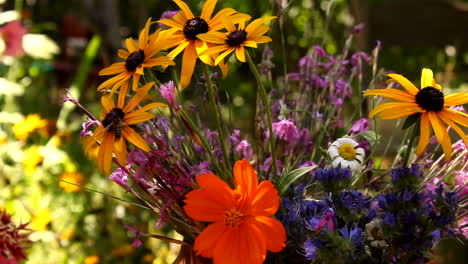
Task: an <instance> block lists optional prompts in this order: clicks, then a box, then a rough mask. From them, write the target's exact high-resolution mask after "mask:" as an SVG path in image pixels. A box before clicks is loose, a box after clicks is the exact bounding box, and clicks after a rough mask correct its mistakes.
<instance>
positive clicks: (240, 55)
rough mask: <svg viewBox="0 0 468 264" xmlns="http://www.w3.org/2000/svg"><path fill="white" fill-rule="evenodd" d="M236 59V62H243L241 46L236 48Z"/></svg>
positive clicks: (243, 56)
mask: <svg viewBox="0 0 468 264" xmlns="http://www.w3.org/2000/svg"><path fill="white" fill-rule="evenodd" d="M236 57H237V59H238V60H240V61H242V62H245V51H244V47H243V46H239V47H237V48H236Z"/></svg>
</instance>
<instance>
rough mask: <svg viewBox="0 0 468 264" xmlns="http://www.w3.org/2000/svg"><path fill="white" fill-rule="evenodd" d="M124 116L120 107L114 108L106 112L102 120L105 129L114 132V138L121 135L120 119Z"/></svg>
mask: <svg viewBox="0 0 468 264" xmlns="http://www.w3.org/2000/svg"><path fill="white" fill-rule="evenodd" d="M124 116H125V113H124V112H123V111H122V109H120V108H114V109H112V110H111V111H110V112H109V113H107V114H106V117H104V120H102V125H103V126H104V128H105V129H106V131H112V132H114V133H115V137H116V138H120V136H121V135H122V120H123V118H124Z"/></svg>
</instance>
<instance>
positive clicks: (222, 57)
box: [215, 47, 236, 65]
mask: <svg viewBox="0 0 468 264" xmlns="http://www.w3.org/2000/svg"><path fill="white" fill-rule="evenodd" d="M235 49H236V48H234V47H231V48H229V49H227V50H226V51H225V52H223V53H221V54H220V55H219V56H218V57H217V58H216V60H215V65H218V63H219V62H220V61H222V60H223V59H224V58H226V56H227V55H229V54H231V53H232V52H233V51H234V50H235Z"/></svg>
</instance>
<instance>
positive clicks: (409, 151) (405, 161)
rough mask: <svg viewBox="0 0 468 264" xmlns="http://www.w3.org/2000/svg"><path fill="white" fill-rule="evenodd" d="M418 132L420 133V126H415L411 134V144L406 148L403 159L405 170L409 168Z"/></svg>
mask: <svg viewBox="0 0 468 264" xmlns="http://www.w3.org/2000/svg"><path fill="white" fill-rule="evenodd" d="M417 132H418V125H417V124H414V127H413V131H412V132H411V136H410V139H409V143H408V146H407V148H406V153H405V157H404V159H403V168H406V167H407V166H408V161H409V156H410V154H411V150H412V149H413V144H414V139H415V138H416V135H417Z"/></svg>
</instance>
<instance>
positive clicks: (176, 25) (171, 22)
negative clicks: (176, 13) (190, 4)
mask: <svg viewBox="0 0 468 264" xmlns="http://www.w3.org/2000/svg"><path fill="white" fill-rule="evenodd" d="M157 22H158V23H161V24H163V25H166V26H168V27H171V28H176V29H178V30H183V29H184V27H183V25H180V24H179V23H177V22H176V21H174V20H172V19H161V20H158V21H157Z"/></svg>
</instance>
